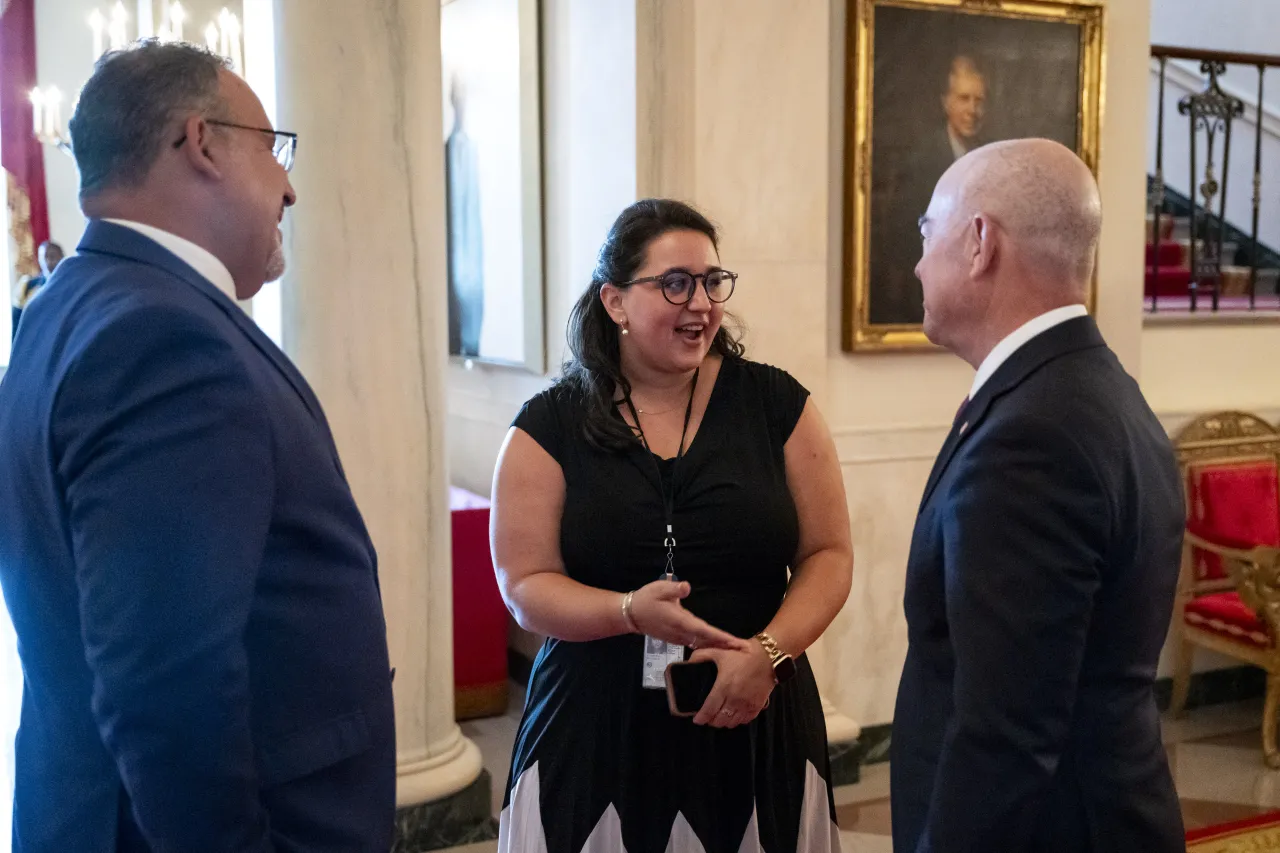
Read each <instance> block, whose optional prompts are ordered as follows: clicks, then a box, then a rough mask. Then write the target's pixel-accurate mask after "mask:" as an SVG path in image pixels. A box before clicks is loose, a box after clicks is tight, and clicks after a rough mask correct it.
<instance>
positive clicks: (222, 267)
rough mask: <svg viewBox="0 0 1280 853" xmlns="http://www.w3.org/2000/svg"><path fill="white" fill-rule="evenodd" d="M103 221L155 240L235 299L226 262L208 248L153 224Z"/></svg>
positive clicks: (234, 288) (121, 220)
mask: <svg viewBox="0 0 1280 853" xmlns="http://www.w3.org/2000/svg"><path fill="white" fill-rule="evenodd" d="M103 221H104V222H110V223H112V224H114V225H121V226H124V227H125V228H131V229H133V230H134V231H137V232H138V233H139V234H141V235H142V236H143V237H150V238H151V239H152V240H155V241H156V242H157V243H159V244H160V246H161V247H162V248H165V249H168V250H169V251H170V252H172V253H173V254H175V255H177V256H178V260H180V261H182V262H183V263H184V264H186V265H187V266H189V267H191V268H192V269H193V270H195V271H196V272H198V273H200V275H201V276H203V277H204V278H205V279H207V280H208V281H209V283H210V284H212V285H213V286H214V287H216V288H218V290H221V291H222V292H223V293H225V294H226V295H227V298H228V299H230V300H231V301H232V302H235V301H236V283H235V281H234V280H233V279H232V278H231V271H230V270H228V269H227V266H226V264H224V263H223V262H222V261H220V260H218V259H217V257H215V256H214V254H213V253H212V252H210V251H209V250H208V249H203V248H201V247H200V246H197V245H196V244H195V243H192V242H191V241H190V240H188V239H186V238H184V237H179V236H178V235H177V234H170V233H169V232H168V231H165V230H163V229H161V228H156V227H155V226H154V225H143V224H142V223H141V222H132V221H130V220H128V219H106V220H103Z"/></svg>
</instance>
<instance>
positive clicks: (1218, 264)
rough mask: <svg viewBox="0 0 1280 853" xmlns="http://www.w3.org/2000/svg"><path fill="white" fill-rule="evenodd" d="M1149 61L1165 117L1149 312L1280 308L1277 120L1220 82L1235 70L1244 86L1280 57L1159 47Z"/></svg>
mask: <svg viewBox="0 0 1280 853" xmlns="http://www.w3.org/2000/svg"><path fill="white" fill-rule="evenodd" d="M1151 53H1152V57H1153V67H1152V72H1153V88H1154V89H1155V92H1153V94H1155V95H1156V102H1157V104H1158V106H1159V109H1158V110H1157V112H1156V116H1155V117H1154V118H1155V119H1156V124H1155V127H1154V128H1153V138H1152V153H1153V163H1152V167H1153V168H1152V174H1151V175H1149V176H1148V179H1147V191H1148V197H1149V198H1150V199H1151V206H1149V207H1148V213H1147V223H1146V224H1147V231H1146V233H1147V247H1146V257H1145V266H1144V271H1143V273H1144V274H1143V292H1144V296H1145V299H1146V306H1147V310H1148V311H1149V312H1152V313H1156V312H1161V311H1172V312H1188V311H1189V312H1196V311H1211V312H1220V311H1241V310H1243V311H1250V310H1268V311H1273V310H1278V309H1280V296H1278V295H1277V291H1278V287H1277V280H1278V279H1280V252H1277V251H1276V250H1275V249H1273V248H1271V247H1272V246H1273V245H1280V208H1278V207H1277V206H1276V201H1275V198H1274V197H1275V196H1276V194H1275V193H1274V191H1270V190H1271V187H1272V186H1273V185H1274V182H1273V181H1272V180H1271V179H1272V178H1274V177H1280V171H1278V170H1277V168H1276V166H1275V164H1276V163H1277V162H1280V157H1275V156H1272V154H1280V150H1276V151H1273V150H1271V149H1280V132H1278V131H1280V127H1278V125H1280V116H1276V115H1274V114H1273V113H1272V112H1271V110H1270V109H1269V108H1268V107H1267V106H1266V105H1265V104H1263V105H1261V109H1259V106H1260V104H1259V98H1257V97H1255V98H1253V100H1252V101H1246V99H1245V98H1244V97H1242V94H1243V93H1242V91H1241V90H1240V89H1238V88H1236V87H1235V86H1233V85H1231V84H1230V83H1224V82H1223V77H1224V75H1226V74H1227V73H1228V69H1235V70H1234V71H1233V73H1232V76H1231V81H1232V82H1242V80H1243V79H1244V78H1243V77H1242V75H1247V74H1250V73H1253V74H1257V75H1261V74H1262V71H1263V69H1264V68H1266V67H1280V57H1273V56H1261V55H1255V54H1237V53H1223V52H1218V51H1207V50H1200V49H1190V48H1170V47H1162V46H1158V45H1153V46H1152V49H1151ZM1191 62H1194V63H1196V66H1198V67H1199V69H1200V74H1195V73H1193V72H1192V71H1191V70H1190V69H1189V67H1188V64H1189V63H1191ZM1250 66H1252V67H1250ZM1193 67H1194V66H1193ZM1260 79H1261V78H1260V77H1259V80H1260ZM1258 94H1259V96H1260V95H1261V90H1259V92H1258ZM1193 128H1194V131H1193ZM1233 129H1234V134H1232V132H1231V131H1232V130H1233ZM1188 179H1190V181H1191V182H1190V183H1188ZM1251 190H1253V191H1254V192H1251ZM1255 192H1256V193H1257V202H1255V201H1254V196H1255ZM1193 193H1194V194H1195V196H1196V202H1195V204H1194V207H1193V202H1192V200H1191V199H1190V198H1189V196H1190V195H1191V194H1193ZM1201 196H1203V199H1202V198H1201ZM1255 204H1256V207H1255ZM1156 211H1159V214H1158V216H1159V229H1160V234H1159V235H1158V239H1157V235H1156V234H1155V228H1156ZM1224 219H1225V221H1224ZM1241 223H1247V226H1245V227H1240V225H1241ZM1193 231H1194V234H1193ZM1193 256H1194V261H1195V267H1196V269H1195V271H1193V270H1192V260H1193ZM1255 256H1256V257H1255ZM1218 259H1221V260H1220V261H1219V260H1218Z"/></svg>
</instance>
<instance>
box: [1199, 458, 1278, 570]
mask: <svg viewBox="0 0 1280 853" xmlns="http://www.w3.org/2000/svg"><path fill="white" fill-rule="evenodd" d="M1187 501H1188V503H1187V506H1188V512H1187V530H1189V531H1190V532H1191V533H1194V534H1195V535H1196V536H1199V537H1200V538H1202V539H1207V540H1209V541H1210V542H1213V543H1215V544H1218V545H1225V546H1227V547H1230V548H1241V549H1246V548H1253V547H1255V546H1257V545H1273V546H1280V475H1278V474H1277V470H1276V460H1275V458H1274V457H1267V458H1265V459H1250V460H1243V461H1240V462H1214V463H1208V464H1202V465H1192V466H1189V467H1188V469H1187ZM1194 556H1195V577H1196V580H1197V581H1206V580H1221V579H1223V578H1225V577H1227V576H1228V575H1227V571H1226V567H1225V566H1223V565H1222V560H1221V559H1220V558H1219V557H1218V556H1217V555H1214V554H1209V553H1206V552H1204V551H1202V550H1200V549H1196V551H1195V555H1194Z"/></svg>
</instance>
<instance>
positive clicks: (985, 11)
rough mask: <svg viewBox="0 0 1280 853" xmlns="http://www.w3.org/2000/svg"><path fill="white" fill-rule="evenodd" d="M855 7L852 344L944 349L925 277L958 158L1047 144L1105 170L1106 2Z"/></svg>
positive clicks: (848, 187) (848, 118)
mask: <svg viewBox="0 0 1280 853" xmlns="http://www.w3.org/2000/svg"><path fill="white" fill-rule="evenodd" d="M848 5H849V18H848V20H849V25H848V30H847V33H846V36H845V58H846V59H845V61H846V71H845V110H844V111H845V135H844V136H845V139H844V149H845V150H844V223H845V225H844V271H843V281H842V291H843V293H842V302H843V315H844V316H843V322H842V325H843V334H842V338H843V345H844V349H845V350H846V351H849V352H854V351H858V352H862V351H876V350H922V349H923V350H928V349H933V346H932V345H931V344H930V343H929V341H928V339H927V338H926V337H925V335H924V331H923V329H922V326H921V323H922V321H923V316H924V314H923V311H924V309H923V306H922V305H921V299H920V283H919V281H918V280H917V279H916V278H915V274H914V268H915V263H916V261H918V260H919V258H920V233H919V230H918V226H917V220H918V218H919V217H920V216H921V215H922V214H923V213H924V211H925V209H926V208H927V207H928V201H929V196H930V195H931V194H932V192H933V187H934V184H936V182H937V180H938V178H940V177H941V176H942V172H943V171H945V170H946V168H947V167H948V166H949V165H950V163H951V162H954V160H955V159H957V158H958V157H959V156H961V155H962V154H963V153H964V152H965V151H966V150H970V149H971V148H973V147H977V146H979V145H982V144H985V143H987V142H995V141H998V140H1001V139H1016V138H1020V137H1028V136H1040V137H1047V138H1050V139H1057V140H1058V141H1060V142H1062V143H1063V144H1065V145H1067V146H1068V147H1071V148H1073V149H1074V150H1075V151H1076V153H1078V154H1079V155H1080V157H1081V158H1082V159H1083V160H1084V161H1085V163H1087V164H1088V166H1089V168H1090V169H1092V170H1093V172H1094V174H1095V175H1096V174H1097V171H1098V148H1099V133H1100V125H1101V115H1102V100H1103V87H1102V73H1103V40H1102V36H1103V6H1102V0H848ZM1095 291H1096V283H1095V286H1094V287H1093V288H1091V289H1090V295H1089V308H1090V310H1092V309H1093V305H1094V302H1095V297H1096V293H1095Z"/></svg>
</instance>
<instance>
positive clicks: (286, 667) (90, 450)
mask: <svg viewBox="0 0 1280 853" xmlns="http://www.w3.org/2000/svg"><path fill="white" fill-rule="evenodd" d="M0 446H3V447H4V453H3V454H0V482H3V483H5V484H6V485H5V489H4V490H3V491H0V582H2V583H3V586H4V597H5V602H6V603H7V605H8V608H9V612H10V613H11V614H12V616H13V622H14V627H15V628H16V629H17V635H18V642H19V651H20V653H21V656H22V664H23V670H24V673H25V676H26V689H25V691H24V693H23V706H22V720H21V728H20V730H19V733H18V738H17V783H16V784H17V787H16V793H15V813H14V850H15V851H39V853H46V851H50V852H52V851H59V853H61V851H76V853H108V851H121V853H126V851H127V853H134V851H157V853H159V851H166V853H169V851H172V853H198V851H231V850H235V851H243V853H249V851H253V852H254V853H265V851H307V853H315V851H335V853H336V851H344V853H345V851H355V850H360V851H364V850H369V851H373V850H378V851H385V850H387V849H389V845H390V843H391V835H392V828H393V822H394V810H395V735H394V725H393V714H392V702H391V678H390V671H389V668H388V663H387V646H386V627H385V624H384V621H383V615H382V607H381V602H380V598H379V592H378V586H377V577H376V562H375V555H374V550H373V545H372V543H371V542H370V540H369V537H368V535H367V533H366V532H365V527H364V523H363V522H362V520H361V518H360V513H359V512H358V511H357V509H356V506H355V503H354V502H353V500H352V497H351V493H350V490H349V489H348V487H347V483H346V480H345V479H344V476H343V473H342V469H341V467H340V465H339V462H338V456H337V451H336V449H335V447H334V443H333V439H332V437H331V436H330V433H329V428H328V426H327V425H326V422H325V419H324V416H323V414H322V413H321V410H320V405H319V403H318V402H317V401H316V398H315V397H314V396H313V394H312V392H311V390H310V389H309V388H308V387H307V383H306V382H305V381H304V380H303V378H302V376H301V375H300V374H299V373H298V372H297V370H296V369H295V368H294V367H293V366H292V365H291V364H290V363H289V360H288V359H287V358H286V357H285V356H284V355H283V354H282V353H281V352H280V351H279V350H278V349H277V348H276V347H275V346H274V345H273V344H272V343H271V341H270V340H269V339H267V338H266V337H265V336H264V335H263V334H262V333H261V332H260V331H259V330H258V328H257V327H256V326H255V325H254V324H253V322H252V321H251V320H249V319H248V318H247V317H246V316H245V315H244V313H243V311H241V310H240V309H239V308H238V307H237V306H236V305H235V304H234V303H233V302H232V301H231V300H230V299H228V298H227V297H226V296H224V295H223V294H222V293H221V292H219V291H218V290H217V289H216V288H215V287H214V286H213V285H212V284H211V283H210V282H208V281H206V280H205V279H203V278H201V277H200V276H199V275H197V274H196V272H195V271H194V270H192V269H191V268H190V267H188V266H187V265H186V264H184V263H182V262H181V261H180V260H178V258H176V257H175V256H174V255H172V254H171V253H169V252H168V251H166V250H164V249H162V248H161V247H160V246H159V245H158V244H156V243H155V242H153V241H152V240H150V239H148V238H146V237H143V236H142V235H140V234H138V233H136V232H134V231H132V230H130V229H127V228H123V227H120V226H117V225H112V224H109V223H104V222H97V221H95V222H91V223H90V224H89V227H88V230H87V231H86V232H85V236H84V240H83V242H82V243H81V244H80V247H79V254H77V255H76V256H75V257H71V258H68V259H67V260H65V261H64V262H63V263H62V265H61V266H59V267H58V270H57V272H56V274H55V275H54V276H53V277H52V278H51V279H50V283H49V285H48V286H47V289H46V292H45V293H44V294H43V295H42V296H41V297H40V298H39V299H37V300H34V301H33V302H32V303H31V305H30V306H29V307H28V308H27V310H26V312H25V313H24V316H23V319H22V332H21V334H19V335H18V338H17V342H16V346H15V349H14V352H13V357H12V361H11V363H10V367H9V372H8V374H7V375H6V376H5V377H4V381H3V383H0Z"/></svg>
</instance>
